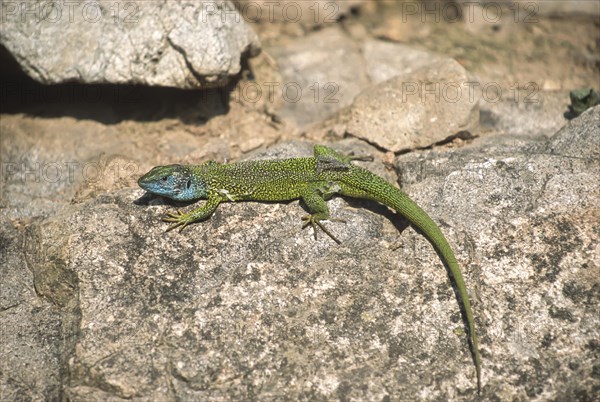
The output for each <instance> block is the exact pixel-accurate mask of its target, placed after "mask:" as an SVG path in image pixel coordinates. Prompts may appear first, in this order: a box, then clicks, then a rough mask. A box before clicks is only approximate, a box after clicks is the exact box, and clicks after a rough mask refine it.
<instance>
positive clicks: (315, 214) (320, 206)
mask: <svg viewBox="0 0 600 402" xmlns="http://www.w3.org/2000/svg"><path fill="white" fill-rule="evenodd" d="M302 201H304V203H305V204H306V207H307V208H308V210H309V211H310V212H311V214H310V215H306V216H303V217H302V220H303V221H304V225H302V229H304V228H306V227H307V226H308V225H311V226H312V228H313V231H314V235H315V240H317V226H318V227H319V228H320V229H321V230H322V231H323V232H325V233H326V234H327V235H328V236H329V237H331V238H332V239H333V241H335V242H336V243H337V244H341V243H342V242H341V241H339V240H338V239H337V238H336V237H335V236H334V235H333V234H331V232H330V231H329V230H327V228H326V227H325V226H324V225H323V224H322V223H321V221H323V220H338V219H331V218H330V217H329V207H328V206H327V202H326V201H325V199H324V198H323V196H322V195H321V194H320V193H319V192H318V190H316V189H314V190H310V191H307V192H306V193H305V194H304V195H302ZM342 222H343V221H342Z"/></svg>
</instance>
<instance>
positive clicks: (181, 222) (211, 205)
mask: <svg viewBox="0 0 600 402" xmlns="http://www.w3.org/2000/svg"><path fill="white" fill-rule="evenodd" d="M220 203H221V197H219V196H218V195H211V196H209V197H208V199H207V200H206V202H205V203H204V205H202V206H201V207H200V208H196V209H194V210H193V211H191V212H188V213H183V212H181V211H180V210H177V211H176V212H167V216H165V217H164V218H163V221H164V222H174V223H173V224H172V225H171V226H169V227H168V228H167V230H166V231H167V232H168V231H170V230H173V229H175V228H177V227H179V231H180V232H181V231H182V230H183V228H185V227H186V226H187V225H189V224H190V223H192V222H196V221H200V220H204V219H207V218H209V217H210V216H211V215H212V214H213V213H214V212H215V210H216V209H217V207H218V206H219V204H220Z"/></svg>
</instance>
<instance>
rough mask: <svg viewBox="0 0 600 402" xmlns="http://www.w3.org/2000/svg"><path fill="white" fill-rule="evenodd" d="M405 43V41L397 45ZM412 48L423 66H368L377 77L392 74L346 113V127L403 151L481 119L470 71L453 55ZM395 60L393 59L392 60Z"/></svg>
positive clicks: (468, 127) (474, 124)
mask: <svg viewBox="0 0 600 402" xmlns="http://www.w3.org/2000/svg"><path fill="white" fill-rule="evenodd" d="M395 46H398V47H401V48H403V47H404V46H402V45H395ZM418 53H419V52H411V56H412V55H415V54H416V56H415V60H419V64H420V65H421V67H417V68H415V69H414V70H413V69H412V67H406V66H410V64H400V66H405V67H404V68H405V73H404V74H403V73H402V72H401V71H399V70H400V68H396V69H394V68H389V67H387V68H386V67H377V68H374V67H373V68H371V69H370V70H369V71H370V73H371V76H373V77H374V78H375V79H376V80H379V79H384V78H387V77H389V76H393V75H395V74H396V73H400V74H399V75H396V76H395V77H394V78H392V79H389V80H387V81H385V82H382V83H381V84H379V85H376V86H374V87H371V88H368V89H366V90H365V91H363V92H362V93H361V94H359V95H358V96H357V97H356V98H355V99H354V102H353V104H352V106H351V107H350V110H349V112H348V114H349V117H348V120H349V121H348V125H347V128H346V130H347V132H348V133H349V134H351V135H353V136H355V137H358V138H362V139H364V140H367V141H369V142H370V143H372V144H376V145H377V146H379V147H381V148H384V149H386V150H390V151H393V152H399V151H403V150H407V149H414V148H419V147H427V146H430V145H432V144H435V143H437V142H440V141H443V140H445V139H447V138H449V137H451V136H454V135H456V134H457V133H459V132H461V131H472V130H474V129H475V128H476V127H477V125H478V122H479V108H478V99H477V96H476V91H471V89H472V86H470V84H473V81H471V79H470V78H469V75H468V73H467V71H466V70H465V69H464V68H463V67H462V66H461V65H460V64H458V63H457V62H456V61H455V60H453V59H448V58H439V57H437V56H433V57H431V58H430V60H429V62H427V58H426V57H425V58H424V57H423V56H424V55H419V54H418ZM390 64H391V63H390Z"/></svg>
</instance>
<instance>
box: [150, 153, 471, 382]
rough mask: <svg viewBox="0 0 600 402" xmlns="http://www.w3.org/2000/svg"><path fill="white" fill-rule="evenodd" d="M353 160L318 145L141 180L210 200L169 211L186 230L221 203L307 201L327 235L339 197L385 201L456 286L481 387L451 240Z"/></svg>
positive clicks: (163, 190) (171, 193) (167, 169)
mask: <svg viewBox="0 0 600 402" xmlns="http://www.w3.org/2000/svg"><path fill="white" fill-rule="evenodd" d="M353 159H358V158H353V157H348V156H345V155H342V154H340V153H338V152H336V151H335V150H333V149H331V148H328V147H324V146H320V145H316V146H315V155H314V157H312V158H294V159H283V160H270V161H248V162H237V163H232V164H218V163H215V162H208V163H205V164H203V165H197V166H181V165H171V166H159V167H156V168H154V169H153V170H151V171H150V172H148V173H147V174H146V175H144V177H142V178H141V179H140V180H139V184H140V186H141V187H143V188H144V189H146V190H148V191H150V192H154V193H157V194H161V195H165V196H167V197H170V198H173V199H199V198H203V199H206V200H207V201H206V203H205V204H204V205H203V206H201V207H200V208H197V209H195V210H193V211H191V212H189V213H182V212H179V211H178V212H177V213H169V214H168V216H167V217H166V218H165V220H166V221H167V222H172V223H173V225H171V226H170V227H169V229H168V230H171V229H173V228H176V227H179V228H180V229H183V228H184V227H185V226H187V225H188V224H189V223H192V222H194V221H197V220H202V219H206V218H208V217H209V216H210V215H212V213H213V212H214V211H215V209H216V208H217V206H218V205H219V203H221V202H227V201H244V200H245V201H286V200H293V199H302V200H303V201H304V203H305V204H306V206H307V207H308V209H309V210H310V212H311V214H310V215H308V216H306V217H304V218H303V220H304V221H305V226H306V225H312V226H313V228H314V229H315V232H314V233H315V238H316V233H317V230H316V229H317V227H319V228H321V229H322V230H323V231H325V232H326V233H327V234H328V235H329V236H331V238H332V239H333V240H335V241H336V242H338V243H339V240H337V239H336V238H335V237H334V236H333V235H332V234H331V233H330V232H329V231H327V229H326V228H325V227H324V226H323V224H322V223H321V221H322V220H326V219H330V218H329V208H328V207H327V203H326V200H327V199H328V198H330V197H331V196H333V195H335V194H340V195H344V196H348V197H355V198H365V199H370V200H374V201H377V202H380V203H382V204H384V205H387V206H388V207H390V208H392V209H394V210H395V211H396V212H398V213H399V214H400V215H402V216H404V217H405V218H406V219H407V220H408V221H409V222H410V223H411V224H412V225H413V226H414V227H415V228H417V229H418V230H419V231H420V232H421V233H422V234H423V235H424V236H425V237H426V238H427V239H428V240H429V242H430V243H431V244H432V245H433V247H434V248H435V249H436V250H437V252H438V253H439V255H440V257H441V259H442V261H443V262H444V264H446V266H447V268H448V270H449V271H450V274H451V276H452V278H453V279H454V282H455V284H456V287H457V290H458V295H459V303H461V307H462V309H463V311H464V314H465V319H466V322H467V327H468V331H469V341H470V346H471V350H472V353H473V359H474V362H475V368H476V372H477V389H478V391H479V390H480V387H481V364H480V356H479V348H478V344H477V335H476V332H475V326H474V320H473V312H472V310H471V303H470V301H469V296H468V294H467V288H466V286H465V283H464V279H463V277H462V274H461V271H460V267H459V266H458V262H457V261H456V258H455V257H454V253H453V252H452V249H451V248H450V245H449V244H448V242H447V240H446V238H445V237H444V235H443V234H442V232H441V231H440V229H439V227H438V226H437V225H436V224H435V222H434V221H433V220H432V219H431V218H430V217H429V215H427V213H426V212H425V211H423V210H422V209H421V208H420V207H419V206H418V205H417V204H416V203H415V202H414V201H412V200H411V199H410V198H409V197H408V195H406V194H405V193H403V192H402V191H401V190H399V189H397V188H396V187H394V186H392V185H391V184H389V183H388V182H386V181H385V180H384V179H382V178H380V177H379V176H377V175H374V174H373V173H371V172H369V171H368V170H366V169H363V168H361V167H359V166H356V165H354V164H352V162H351V161H352V160H353Z"/></svg>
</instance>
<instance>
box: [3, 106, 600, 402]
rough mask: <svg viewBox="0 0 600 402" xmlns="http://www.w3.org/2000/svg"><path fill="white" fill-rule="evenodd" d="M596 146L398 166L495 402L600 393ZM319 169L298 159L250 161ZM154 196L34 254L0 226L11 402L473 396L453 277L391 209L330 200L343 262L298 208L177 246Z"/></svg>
mask: <svg viewBox="0 0 600 402" xmlns="http://www.w3.org/2000/svg"><path fill="white" fill-rule="evenodd" d="M599 127H600V107H596V108H595V109H593V110H589V111H587V112H586V113H584V114H583V115H582V116H580V117H579V118H577V119H575V120H573V121H572V122H571V123H569V124H568V125H567V126H566V127H564V128H563V129H562V130H561V131H560V132H559V133H557V134H556V135H555V136H553V137H552V138H551V139H549V140H547V141H538V142H534V143H532V142H530V141H527V139H526V138H522V137H512V138H511V137H506V136H494V137H488V138H484V139H478V140H475V141H473V142H472V143H471V144H470V145H468V146H466V147H463V148H459V149H452V150H445V151H444V150H437V149H434V150H431V151H423V152H420V153H411V154H406V155H402V156H401V157H400V158H399V159H398V161H397V168H398V169H399V170H400V171H401V172H402V174H401V175H400V178H401V181H402V183H403V187H404V189H405V191H406V192H407V193H409V194H410V195H411V197H412V198H414V199H415V200H416V201H417V202H418V203H419V204H421V205H422V206H423V208H424V209H425V210H427V211H428V212H429V213H430V215H431V216H432V217H434V219H435V220H436V221H437V222H439V223H440V225H441V228H442V230H443V232H444V233H445V234H446V236H447V237H448V239H449V241H450V243H451V244H452V245H453V247H454V250H455V252H456V254H457V258H458V260H459V261H460V262H461V265H462V269H463V273H464V274H465V280H466V282H467V285H468V288H469V291H470V293H471V296H472V298H473V300H474V311H475V316H476V322H477V327H478V329H479V333H480V340H481V349H482V358H483V384H484V387H483V397H484V398H490V399H491V398H494V397H497V398H500V399H503V400H505V399H508V400H515V399H516V400H525V399H531V398H540V399H554V400H565V399H571V397H572V396H573V395H577V396H578V399H580V400H592V399H593V398H594V395H597V393H598V392H599V390H600V380H599V379H598V375H597V373H598V370H599V367H598V363H597V362H598V359H599V355H598V351H599V344H598V338H599V336H600V333H599V332H598V331H599V328H600V319H599V318H598V316H597V311H596V310H597V306H598V303H600V300H599V296H598V295H599V294H600V292H599V291H598V290H599V289H600V281H599V279H598V278H600V272H599V271H598V270H599V264H598V260H599V258H600V256H599V252H600V250H599V248H598V244H599V243H600V234H599V233H598V232H597V229H596V226H597V225H596V222H598V219H599V216H598V211H599V210H600V205H599V202H598V200H599V199H600V198H599V197H598V196H597V195H598V193H599V192H600V187H599V183H598V180H597V177H598V175H599V174H600V164H599V162H598V161H599V158H598V149H599V146H600V144H599V140H600V132H599V131H600V128H599ZM334 146H335V147H336V148H339V149H342V150H344V149H345V150H354V151H355V152H357V153H361V154H362V153H365V152H368V149H369V147H367V146H366V145H364V144H359V143H358V142H357V141H356V140H350V141H345V142H343V143H340V144H334ZM308 153H310V146H308V145H297V144H287V145H285V146H278V147H275V148H273V149H271V150H269V151H268V152H267V153H266V154H255V155H250V156H249V157H252V158H254V157H269V156H272V157H284V156H291V155H306V154H308ZM146 162H147V163H149V164H152V163H151V161H146ZM366 166H367V167H369V168H370V169H373V170H375V171H378V172H381V165H380V164H379V163H378V162H371V163H368V164H367V165H366ZM11 191H12V192H14V191H17V190H16V189H12V190H11ZM142 194H143V191H141V190H140V189H137V188H127V187H125V188H121V189H115V190H114V191H107V192H104V193H100V194H98V195H97V196H96V197H94V198H88V199H84V200H82V201H79V202H77V203H75V204H70V205H65V206H64V207H63V208H61V209H59V210H57V211H56V212H55V213H53V214H52V215H50V216H49V217H47V218H46V219H43V220H37V221H33V222H31V224H30V225H29V227H28V228H27V230H26V231H24V232H23V235H22V236H23V237H22V238H20V239H19V237H18V236H15V233H14V231H15V229H14V226H13V224H10V223H9V222H10V221H9V220H5V219H3V220H2V222H3V224H2V225H3V229H2V239H3V240H2V245H3V247H2V250H3V252H2V254H1V257H2V264H0V266H1V267H2V268H1V269H2V270H3V272H2V273H3V275H2V276H1V277H0V278H1V280H2V281H3V284H2V285H3V286H2V288H3V289H11V292H10V293H6V292H3V293H2V298H1V299H0V300H1V301H2V303H3V304H2V308H1V309H0V317H1V319H2V324H3V325H2V328H7V326H9V325H17V324H18V323H19V322H22V323H25V322H35V324H36V325H29V326H26V325H21V327H20V328H21V333H22V334H23V337H19V336H17V335H15V336H12V335H11V336H7V337H5V338H3V339H4V340H5V341H4V342H3V343H2V345H1V347H2V348H3V350H2V352H3V353H2V356H3V359H2V372H3V376H1V377H0V380H1V381H2V389H3V393H4V394H3V395H4V396H5V397H6V398H8V399H18V398H20V397H31V398H35V397H37V398H39V399H54V398H59V397H63V398H68V399H70V400H74V401H80V400H81V401H83V400H90V399H102V400H104V399H131V398H133V399H140V400H159V399H160V400H175V399H221V398H222V399H261V400H264V399H269V398H272V399H291V400H297V399H361V400H381V399H393V398H397V397H399V396H400V397H403V396H406V397H414V396H415V395H418V398H420V399H426V400H472V399H474V398H475V395H476V394H475V393H476V391H475V389H474V369H473V365H472V361H471V358H470V354H469V352H468V348H467V344H466V341H465V336H464V332H463V331H462V330H463V323H462V320H461V316H460V313H459V310H458V306H457V302H456V299H455V296H454V293H453V291H452V289H451V286H450V284H449V281H448V277H447V274H446V272H445V270H444V269H443V267H442V265H441V263H440V261H439V259H438V257H437V255H436V254H435V253H434V252H433V250H432V249H431V246H430V245H429V244H428V243H427V242H426V241H425V240H424V238H423V237H422V236H421V235H419V234H417V233H416V232H414V231H413V230H412V229H410V228H409V229H406V230H404V231H402V232H401V233H399V232H398V229H402V228H403V226H404V225H403V223H402V221H401V220H398V219H397V218H396V217H395V216H394V215H393V214H391V213H389V212H387V210H386V209H385V208H382V207H379V206H377V205H373V204H370V203H367V202H357V201H348V200H343V199H341V198H335V199H333V200H331V201H330V202H329V205H330V207H331V209H332V213H333V215H334V216H336V217H339V218H341V219H344V220H345V221H346V222H347V223H346V224H342V223H336V222H331V223H329V225H328V226H329V227H330V229H331V230H332V231H334V232H335V234H336V235H337V236H338V237H339V238H340V239H341V240H342V241H343V244H342V245H341V246H338V245H336V244H335V243H334V242H333V241H331V240H330V239H329V238H327V237H325V236H321V237H319V239H318V241H315V240H314V239H313V238H312V233H311V232H310V231H309V230H307V231H301V230H300V221H299V217H300V216H302V215H303V214H304V212H303V211H302V208H300V207H299V206H298V203H297V202H291V203H287V204H261V203H238V204H225V205H223V206H222V207H221V208H219V210H218V211H217V213H216V214H215V215H214V216H213V217H212V218H211V219H210V220H208V221H207V222H203V223H198V224H194V225H192V226H191V227H189V228H188V229H187V230H186V231H185V232H183V233H177V232H171V233H167V234H165V233H164V231H163V230H164V223H162V222H160V217H161V216H162V215H163V214H164V212H165V211H166V210H169V209H172V208H174V206H173V205H164V202H163V201H162V200H161V199H160V198H152V197H142V198H141V199H140V196H141V195H142ZM8 196H9V197H10V194H8ZM48 196H49V197H51V196H52V195H51V193H48ZM14 207H15V208H18V206H14ZM0 212H1V213H3V214H5V216H6V214H7V213H9V214H11V212H10V211H7V210H6V208H5V209H3V210H1V211H0ZM11 239H12V240H11ZM14 239H19V240H14ZM5 245H6V247H4V246H5ZM24 247H26V248H24ZM23 255H26V256H27V258H26V259H25V261H23V259H22V258H21V256H23ZM5 284H8V285H9V286H4V285H5ZM32 349H33V350H34V352H33V353H34V354H37V355H39V356H44V358H43V359H42V358H40V359H33V360H32V359H31V356H30V355H31V353H32V352H31V350H32ZM8 368H10V369H8Z"/></svg>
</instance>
